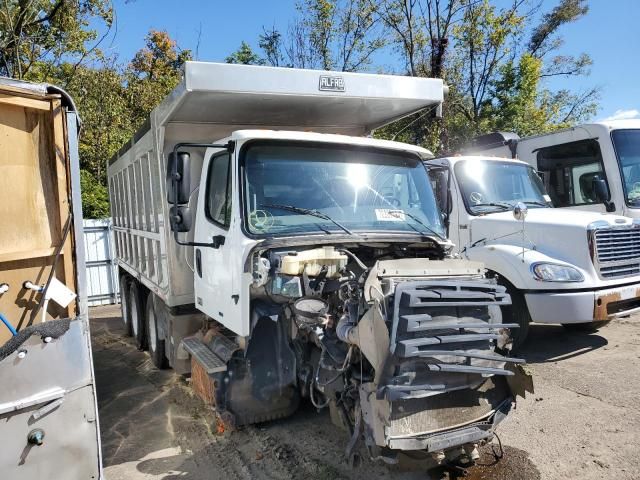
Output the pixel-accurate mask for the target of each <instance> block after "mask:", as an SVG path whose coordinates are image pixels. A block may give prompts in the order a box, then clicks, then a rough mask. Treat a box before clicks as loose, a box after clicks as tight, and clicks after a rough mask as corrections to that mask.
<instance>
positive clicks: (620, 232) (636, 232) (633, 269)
mask: <svg viewBox="0 0 640 480" xmlns="http://www.w3.org/2000/svg"><path fill="white" fill-rule="evenodd" d="M594 237H595V246H596V255H597V265H598V269H599V271H600V276H602V277H603V278H621V277H629V276H632V275H638V274H640V228H637V227H623V228H612V229H599V230H596V231H595V233H594Z"/></svg>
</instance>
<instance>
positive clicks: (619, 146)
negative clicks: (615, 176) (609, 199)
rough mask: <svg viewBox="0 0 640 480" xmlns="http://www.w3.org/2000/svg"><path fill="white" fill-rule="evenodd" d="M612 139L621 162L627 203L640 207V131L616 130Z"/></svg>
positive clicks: (612, 134)
mask: <svg viewBox="0 0 640 480" xmlns="http://www.w3.org/2000/svg"><path fill="white" fill-rule="evenodd" d="M611 137H612V138H613V144H614V146H615V149H616V154H617V155H618V161H619V162H620V170H621V171H622V177H623V182H624V189H625V192H626V196H627V203H628V204H629V205H631V206H633V207H640V130H614V131H613V132H612V133H611Z"/></svg>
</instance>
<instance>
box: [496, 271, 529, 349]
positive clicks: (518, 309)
mask: <svg viewBox="0 0 640 480" xmlns="http://www.w3.org/2000/svg"><path fill="white" fill-rule="evenodd" d="M503 285H505V286H506V287H507V293H508V294H509V295H510V296H511V305H509V306H508V307H503V308H502V321H503V322H504V323H517V324H518V325H519V327H518V328H512V329H511V338H512V339H513V348H512V350H513V351H514V352H515V351H516V350H518V349H519V348H520V347H521V346H522V345H523V344H524V342H525V340H526V339H527V337H528V336H529V325H530V324H531V315H529V309H528V308H527V302H526V300H525V299H524V295H523V294H522V292H520V290H518V289H517V288H515V287H514V286H513V285H511V284H507V283H506V282H505V283H504V284H503Z"/></svg>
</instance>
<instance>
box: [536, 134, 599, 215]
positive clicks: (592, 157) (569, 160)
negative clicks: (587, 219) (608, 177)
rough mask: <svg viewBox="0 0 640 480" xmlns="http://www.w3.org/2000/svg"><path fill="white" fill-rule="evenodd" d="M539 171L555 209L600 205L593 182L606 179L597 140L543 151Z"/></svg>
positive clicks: (539, 161)
mask: <svg viewBox="0 0 640 480" xmlns="http://www.w3.org/2000/svg"><path fill="white" fill-rule="evenodd" d="M538 170H539V171H540V173H541V174H542V178H543V180H544V186H545V187H546V189H547V191H548V192H549V196H550V197H551V200H552V202H553V205H554V206H556V207H571V206H574V205H590V204H595V203H600V201H599V200H598V199H597V197H596V194H595V192H594V190H593V181H594V180H595V179H596V178H605V176H604V168H603V165H602V153H601V152H600V145H599V144H598V141H597V140H581V141H579V142H571V143H564V144H562V145H554V146H553V147H547V148H543V149H540V150H539V151H538Z"/></svg>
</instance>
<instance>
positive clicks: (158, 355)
mask: <svg viewBox="0 0 640 480" xmlns="http://www.w3.org/2000/svg"><path fill="white" fill-rule="evenodd" d="M153 297H154V294H153V293H152V292H149V295H148V296H147V304H146V308H145V321H146V329H147V345H148V347H149V355H150V356H151V361H152V362H153V364H154V365H155V366H156V368H158V369H160V370H162V369H165V368H167V367H168V362H167V357H166V356H165V349H164V340H160V339H159V338H158V317H157V315H156V311H155V305H154V301H153Z"/></svg>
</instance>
